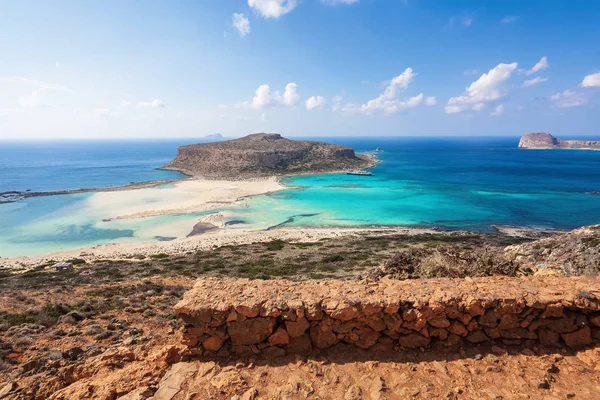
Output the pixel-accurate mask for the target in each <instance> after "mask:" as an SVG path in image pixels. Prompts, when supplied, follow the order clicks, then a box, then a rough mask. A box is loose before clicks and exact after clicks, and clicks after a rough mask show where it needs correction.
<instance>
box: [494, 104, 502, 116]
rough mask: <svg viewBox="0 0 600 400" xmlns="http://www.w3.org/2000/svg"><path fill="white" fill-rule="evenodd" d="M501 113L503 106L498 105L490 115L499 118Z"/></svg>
mask: <svg viewBox="0 0 600 400" xmlns="http://www.w3.org/2000/svg"><path fill="white" fill-rule="evenodd" d="M503 113H504V104H500V105H499V106H498V107H496V109H494V111H493V112H492V115H493V116H495V117H499V116H500V115H502V114H503Z"/></svg>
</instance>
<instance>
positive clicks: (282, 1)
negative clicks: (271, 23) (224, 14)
mask: <svg viewBox="0 0 600 400" xmlns="http://www.w3.org/2000/svg"><path fill="white" fill-rule="evenodd" d="M296 5H297V2H296V0H248V6H249V7H250V8H252V9H254V10H255V11H256V12H257V13H258V14H259V15H261V16H262V17H265V18H275V19H277V18H279V17H281V16H282V15H284V14H287V13H289V12H291V11H292V10H293V9H294V8H296Z"/></svg>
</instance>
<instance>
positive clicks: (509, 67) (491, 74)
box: [445, 62, 518, 114]
mask: <svg viewBox="0 0 600 400" xmlns="http://www.w3.org/2000/svg"><path fill="white" fill-rule="evenodd" d="M517 66H518V64H517V63H516V62H514V63H511V64H498V65H497V66H495V67H494V68H492V69H491V70H489V71H488V72H487V73H485V74H483V75H481V77H480V78H479V79H477V80H476V81H475V82H473V83H471V85H469V87H467V89H466V90H465V93H464V94H462V95H460V96H457V97H452V98H450V100H448V103H447V104H446V107H445V110H446V113H447V114H454V113H459V112H461V111H465V110H474V111H479V110H481V109H482V108H483V107H484V105H485V103H488V102H491V101H495V100H498V99H500V98H502V97H504V96H505V95H506V90H505V89H504V88H503V84H504V82H505V81H506V80H507V79H508V78H510V77H511V75H512V73H513V72H514V71H515V70H516V69H517Z"/></svg>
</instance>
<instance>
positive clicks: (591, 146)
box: [519, 132, 600, 150]
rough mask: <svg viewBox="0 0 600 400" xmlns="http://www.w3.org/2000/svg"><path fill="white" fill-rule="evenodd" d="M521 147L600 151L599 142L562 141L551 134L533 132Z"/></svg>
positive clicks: (523, 140) (524, 138)
mask: <svg viewBox="0 0 600 400" xmlns="http://www.w3.org/2000/svg"><path fill="white" fill-rule="evenodd" d="M519 147H520V148H523V149H582V150H600V141H598V140H560V139H558V138H555V137H554V136H552V135H551V134H549V133H545V132H531V133H526V134H525V135H523V137H521V140H520V141H519Z"/></svg>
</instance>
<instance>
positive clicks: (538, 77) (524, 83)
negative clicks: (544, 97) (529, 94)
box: [523, 76, 548, 87]
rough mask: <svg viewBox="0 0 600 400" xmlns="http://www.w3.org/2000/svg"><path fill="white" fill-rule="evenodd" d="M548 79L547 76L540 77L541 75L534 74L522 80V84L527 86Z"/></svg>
mask: <svg viewBox="0 0 600 400" xmlns="http://www.w3.org/2000/svg"><path fill="white" fill-rule="evenodd" d="M546 81H548V78H542V77H541V76H536V77H535V78H533V79H528V80H526V81H525V82H523V86H525V87H527V86H533V85H537V84H538V83H543V82H546Z"/></svg>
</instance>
